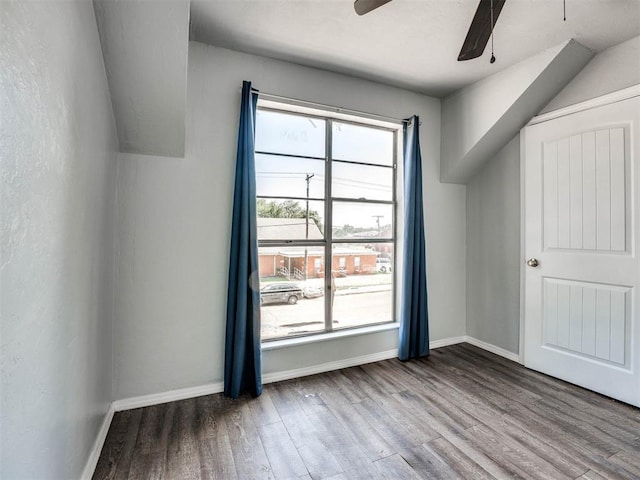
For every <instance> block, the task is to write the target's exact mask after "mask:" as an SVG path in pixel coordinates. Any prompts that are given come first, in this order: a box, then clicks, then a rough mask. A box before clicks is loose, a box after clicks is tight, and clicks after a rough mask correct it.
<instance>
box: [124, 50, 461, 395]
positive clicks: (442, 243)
mask: <svg viewBox="0 0 640 480" xmlns="http://www.w3.org/2000/svg"><path fill="white" fill-rule="evenodd" d="M244 79H246V80H251V81H252V82H253V83H254V86H255V87H257V88H259V89H261V90H262V91H264V92H268V93H272V94H279V95H284V96H287V97H292V98H299V99H305V100H308V101H314V102H319V103H322V104H326V105H336V106H341V107H344V108H350V109H355V110H359V111H365V112H370V113H377V114H381V115H388V116H392V117H396V118H406V117H408V116H409V115H411V114H413V113H416V114H419V115H420V117H421V120H422V127H421V142H422V156H423V163H424V171H423V174H424V178H423V181H424V191H425V209H426V213H425V216H426V225H427V233H426V237H427V248H428V252H427V255H428V258H429V260H428V263H429V265H428V268H429V282H430V284H429V288H430V297H429V307H430V314H431V338H432V339H434V340H435V339H442V338H447V337H454V336H459V335H464V332H465V307H464V303H465V302H464V298H465V260H464V253H465V246H464V241H465V187H464V186H460V185H444V184H441V183H440V182H439V181H438V179H439V175H440V172H439V160H440V101H439V100H437V99H433V98H429V97H425V96H422V95H417V94H414V93H410V92H407V91H404V90H401V89H397V88H391V87H386V86H383V85H380V84H376V83H372V82H366V81H363V80H359V79H355V78H352V77H347V76H344V75H338V74H334V73H329V72H326V71H321V70H315V69H311V68H306V67H301V66H298V65H294V64H290V63H286V62H278V61H274V60H270V59H267V58H263V57H257V56H252V55H246V54H241V53H237V52H232V51H230V50H225V49H220V48H214V47H209V46H205V45H203V44H200V43H191V44H190V46H189V76H188V92H187V130H186V133H187V145H186V157H185V158H184V159H175V158H166V157H151V156H141V155H132V154H121V155H120V158H119V177H118V183H119V187H118V202H119V210H118V211H119V213H118V214H119V238H118V251H119V254H118V260H117V268H118V272H119V273H118V275H119V276H118V286H117V303H118V313H117V322H116V327H115V339H114V344H115V363H114V365H115V375H116V383H115V396H116V398H118V399H122V398H128V397H133V396H137V395H145V394H152V393H158V392H163V391H166V390H171V389H177V388H186V387H192V386H199V385H203V384H206V383H211V382H219V381H221V380H222V372H223V358H224V357H223V355H224V353H223V352H224V350H223V344H224V323H225V308H226V289H227V274H228V273H227V272H228V250H229V237H230V222H231V204H232V199H233V191H232V190H233V175H234V169H235V155H236V142H237V125H238V112H239V105H240V92H241V86H242V80H244ZM397 335H398V334H397V331H395V330H394V331H387V332H380V333H375V334H369V335H365V336H362V337H358V338H349V339H339V340H332V341H325V342H321V343H314V344H311V345H305V346H304V347H303V348H302V347H292V348H285V349H278V350H272V351H268V352H264V372H265V373H277V372H280V371H282V370H283V369H285V370H291V369H297V368H303V367H308V366H312V365H317V364H322V363H327V362H333V361H338V360H341V359H345V358H352V357H356V356H361V355H369V354H375V353H378V352H384V351H388V350H391V349H394V348H396V346H397Z"/></svg>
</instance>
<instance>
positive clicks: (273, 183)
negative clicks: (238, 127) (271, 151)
mask: <svg viewBox="0 0 640 480" xmlns="http://www.w3.org/2000/svg"><path fill="white" fill-rule="evenodd" d="M307 186H308V187H309V195H308V196H309V197H311V198H324V160H309V159H306V158H296V157H281V156H274V155H261V154H257V155H256V187H257V194H258V196H260V195H266V196H272V197H274V196H287V197H303V198H306V197H307Z"/></svg>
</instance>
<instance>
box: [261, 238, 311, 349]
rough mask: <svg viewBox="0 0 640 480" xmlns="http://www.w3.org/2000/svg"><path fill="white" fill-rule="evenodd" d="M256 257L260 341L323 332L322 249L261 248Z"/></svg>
mask: <svg viewBox="0 0 640 480" xmlns="http://www.w3.org/2000/svg"><path fill="white" fill-rule="evenodd" d="M258 257H259V269H260V305H261V316H260V318H261V337H262V340H270V339H274V338H283V337H292V336H298V335H306V334H309V333H317V332H321V331H324V249H323V248H317V247H307V248H305V247H286V246H283V247H260V248H258ZM305 265H306V266H307V267H306V268H305Z"/></svg>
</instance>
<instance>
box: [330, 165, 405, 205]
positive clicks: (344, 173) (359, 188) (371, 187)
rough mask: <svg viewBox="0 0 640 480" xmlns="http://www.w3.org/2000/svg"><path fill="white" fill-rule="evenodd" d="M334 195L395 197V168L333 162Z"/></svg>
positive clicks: (356, 197)
mask: <svg viewBox="0 0 640 480" xmlns="http://www.w3.org/2000/svg"><path fill="white" fill-rule="evenodd" d="M331 168H332V172H331V175H332V184H331V189H332V195H333V196H334V197H343V198H353V199H362V200H365V199H366V200H392V199H393V168H390V167H370V166H367V165H358V164H353V163H344V162H333V164H332V166H331Z"/></svg>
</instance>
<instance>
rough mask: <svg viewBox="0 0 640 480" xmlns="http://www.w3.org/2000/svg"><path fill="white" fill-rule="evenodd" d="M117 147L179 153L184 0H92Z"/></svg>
mask: <svg viewBox="0 0 640 480" xmlns="http://www.w3.org/2000/svg"><path fill="white" fill-rule="evenodd" d="M93 5H94V9H95V14H96V22H97V24H98V33H99V34H100V43H101V45H102V55H103V58H104V64H105V68H106V70H107V79H108V81H109V90H110V92H111V102H112V105H113V113H114V116H115V120H116V128H117V131H118V139H119V142H120V151H121V152H127V153H141V154H147V155H163V156H170V157H182V156H183V155H184V145H185V113H186V94H187V58H188V55H187V53H188V47H189V1H188V0H162V1H154V0H130V1H118V0H94V2H93Z"/></svg>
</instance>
